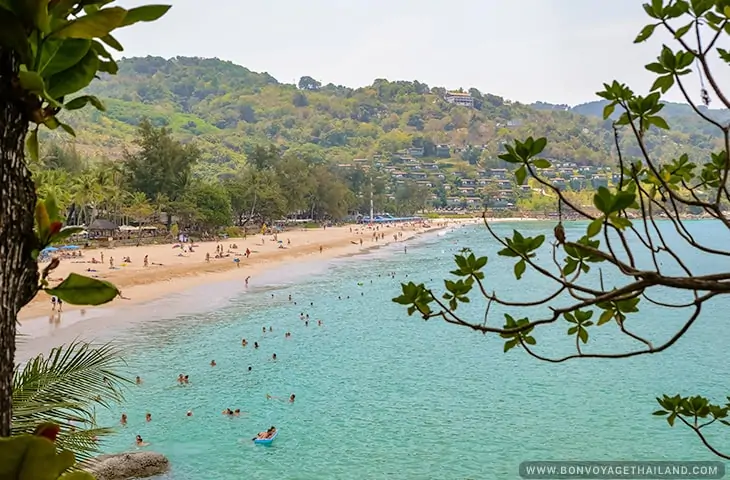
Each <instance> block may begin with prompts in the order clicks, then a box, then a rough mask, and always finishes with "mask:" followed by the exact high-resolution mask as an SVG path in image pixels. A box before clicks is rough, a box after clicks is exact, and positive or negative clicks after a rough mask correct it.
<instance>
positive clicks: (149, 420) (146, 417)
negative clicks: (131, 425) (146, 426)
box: [144, 412, 152, 422]
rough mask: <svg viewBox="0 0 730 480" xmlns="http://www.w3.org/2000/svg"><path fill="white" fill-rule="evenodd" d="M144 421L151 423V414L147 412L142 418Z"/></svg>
mask: <svg viewBox="0 0 730 480" xmlns="http://www.w3.org/2000/svg"><path fill="white" fill-rule="evenodd" d="M144 419H145V420H146V421H148V422H151V421H152V414H151V413H149V412H147V415H145V416H144Z"/></svg>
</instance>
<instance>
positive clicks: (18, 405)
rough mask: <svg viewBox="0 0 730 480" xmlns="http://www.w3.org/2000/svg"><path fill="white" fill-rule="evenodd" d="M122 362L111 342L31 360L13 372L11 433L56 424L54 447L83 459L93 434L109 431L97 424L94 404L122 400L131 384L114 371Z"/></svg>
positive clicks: (77, 345) (65, 348) (93, 444)
mask: <svg viewBox="0 0 730 480" xmlns="http://www.w3.org/2000/svg"><path fill="white" fill-rule="evenodd" d="M124 366H125V363H124V361H123V360H122V359H121V357H120V355H119V351H118V350H117V349H116V348H114V347H113V346H111V345H109V344H106V345H102V346H98V347H95V346H92V345H90V344H88V343H83V342H73V343H70V344H68V345H62V346H60V347H56V348H54V349H53V350H51V352H50V354H49V355H48V357H45V356H44V355H39V356H37V357H35V358H33V359H31V360H30V361H28V363H26V364H25V365H24V366H23V367H22V369H21V370H18V371H16V373H15V378H14V385H13V425H12V433H13V434H14V435H15V434H22V433H30V432H32V431H33V430H34V429H35V427H36V426H37V425H38V424H39V423H42V422H48V421H52V422H56V423H58V424H59V425H61V431H60V432H59V435H58V439H57V442H58V444H59V446H61V447H63V448H66V449H68V450H71V451H72V452H74V453H75V454H76V455H77V456H78V457H79V459H80V460H81V459H84V458H88V456H89V455H90V454H92V453H96V452H97V451H98V444H97V441H96V440H93V438H94V437H97V438H98V437H101V436H103V435H106V434H108V433H110V432H111V430H110V429H104V428H98V427H97V425H96V407H97V406H100V407H104V408H108V407H109V406H111V405H112V404H115V403H119V402H121V401H122V400H123V388H124V386H125V385H128V384H131V383H132V382H131V381H130V380H127V379H126V378H124V377H122V376H121V375H120V374H119V373H118V372H119V371H120V370H121V369H122V368H123V367H124ZM72 423H73V424H74V425H72Z"/></svg>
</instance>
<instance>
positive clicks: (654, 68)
mask: <svg viewBox="0 0 730 480" xmlns="http://www.w3.org/2000/svg"><path fill="white" fill-rule="evenodd" d="M644 68H646V69H647V70H649V71H650V72H652V73H659V74H662V75H664V74H666V73H669V72H667V69H666V68H664V65H662V64H661V63H659V62H654V63H650V64H648V65H644Z"/></svg>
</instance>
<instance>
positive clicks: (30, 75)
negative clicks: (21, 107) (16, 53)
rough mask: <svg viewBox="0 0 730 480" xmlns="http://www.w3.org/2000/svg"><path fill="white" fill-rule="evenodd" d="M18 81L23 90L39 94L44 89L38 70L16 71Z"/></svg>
mask: <svg viewBox="0 0 730 480" xmlns="http://www.w3.org/2000/svg"><path fill="white" fill-rule="evenodd" d="M18 81H19V82H20V86H21V87H22V88H23V90H26V91H28V92H30V93H35V94H36V95H40V94H42V93H43V91H44V90H45V89H46V86H45V85H44V83H43V77H41V76H40V75H39V74H38V72H29V71H27V70H21V71H19V72H18Z"/></svg>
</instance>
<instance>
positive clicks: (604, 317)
mask: <svg viewBox="0 0 730 480" xmlns="http://www.w3.org/2000/svg"><path fill="white" fill-rule="evenodd" d="M612 319H613V310H606V311H605V312H603V313H602V314H601V316H600V317H599V318H598V323H597V325H599V326H600V325H603V324H604V323H608V322H610V321H611V320H612Z"/></svg>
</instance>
